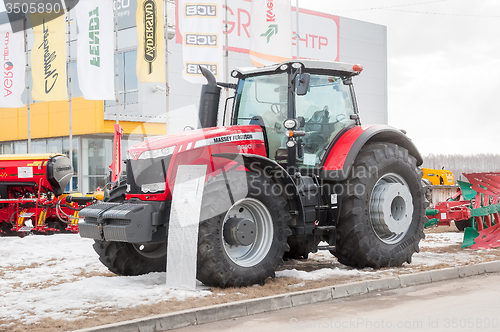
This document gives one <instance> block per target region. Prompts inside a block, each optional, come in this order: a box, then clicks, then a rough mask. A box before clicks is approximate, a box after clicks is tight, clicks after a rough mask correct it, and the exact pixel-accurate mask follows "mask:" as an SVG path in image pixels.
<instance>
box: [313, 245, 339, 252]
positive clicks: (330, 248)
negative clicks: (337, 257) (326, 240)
mask: <svg viewBox="0 0 500 332" xmlns="http://www.w3.org/2000/svg"><path fill="white" fill-rule="evenodd" d="M317 248H318V250H334V251H335V249H337V247H335V246H318V247H317Z"/></svg>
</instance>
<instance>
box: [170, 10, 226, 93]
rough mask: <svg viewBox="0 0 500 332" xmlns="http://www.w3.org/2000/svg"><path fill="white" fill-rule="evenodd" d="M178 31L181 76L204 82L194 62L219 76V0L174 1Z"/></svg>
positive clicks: (220, 30) (220, 45)
mask: <svg viewBox="0 0 500 332" xmlns="http://www.w3.org/2000/svg"><path fill="white" fill-rule="evenodd" d="M178 4H179V6H178V20H179V31H180V34H181V36H182V44H183V51H182V54H183V62H184V69H183V71H182V76H183V78H184V79H185V80H187V81H189V82H191V83H202V84H205V83H206V80H205V78H204V77H203V76H202V74H201V71H200V70H199V68H198V65H201V66H203V67H205V68H207V69H209V70H210V71H211V72H212V73H213V74H214V76H215V78H216V79H217V80H222V79H223V77H224V76H223V73H222V71H223V67H222V59H223V53H222V45H223V43H224V38H223V34H222V20H223V13H224V12H223V8H222V0H204V1H189V0H179V2H178Z"/></svg>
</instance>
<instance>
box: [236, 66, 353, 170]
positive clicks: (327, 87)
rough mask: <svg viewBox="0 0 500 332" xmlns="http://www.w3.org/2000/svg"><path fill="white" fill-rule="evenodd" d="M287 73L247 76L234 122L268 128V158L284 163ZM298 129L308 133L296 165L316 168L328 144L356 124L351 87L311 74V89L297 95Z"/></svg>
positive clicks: (337, 79) (334, 78)
mask: <svg viewBox="0 0 500 332" xmlns="http://www.w3.org/2000/svg"><path fill="white" fill-rule="evenodd" d="M287 91H288V74H287V73H281V74H277V75H263V76H254V77H248V78H246V79H245V80H242V81H240V83H239V85H238V90H237V92H236V103H235V110H236V113H235V117H236V118H235V119H234V120H233V123H235V124H238V125H248V124H253V123H255V124H256V123H257V119H258V118H255V117H260V118H261V121H260V123H263V124H264V127H265V128H266V135H267V141H268V146H269V156H268V157H269V158H271V159H274V160H276V161H277V162H278V163H282V164H283V163H285V162H286V160H287V153H288V150H287V148H286V145H285V144H286V142H287V140H288V138H287V137H286V136H285V131H286V130H285V128H284V127H283V122H284V121H285V120H286V119H287V118H288V117H287V110H288V94H287ZM295 113H296V114H295V116H294V117H295V119H297V120H298V122H299V123H300V125H299V126H300V127H299V128H296V130H303V131H305V133H306V135H305V136H303V137H299V138H298V139H297V143H299V144H301V146H302V148H299V149H297V152H298V153H297V166H299V167H316V166H318V165H319V164H320V163H321V161H322V160H323V158H324V157H325V154H326V151H327V148H328V145H329V143H330V142H331V141H332V140H333V139H334V138H335V136H336V135H337V134H338V133H339V132H340V131H341V130H342V129H343V128H345V127H347V126H349V125H351V124H354V123H355V120H352V119H351V118H350V115H351V114H354V106H353V101H352V95H351V91H350V86H349V85H346V84H344V83H343V79H342V77H340V76H331V75H330V76H329V75H318V74H311V78H310V83H309V89H308V91H307V93H306V94H305V95H303V96H295Z"/></svg>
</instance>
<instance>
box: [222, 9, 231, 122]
mask: <svg viewBox="0 0 500 332" xmlns="http://www.w3.org/2000/svg"><path fill="white" fill-rule="evenodd" d="M224 8H225V11H224V20H225V21H224V31H225V35H226V38H225V49H226V50H225V52H224V58H225V59H224V82H225V83H229V36H228V30H227V11H228V10H227V0H224ZM225 90H226V91H225V92H226V100H227V98H229V88H226V89H225ZM224 107H225V106H224ZM227 114H229V116H231V112H227ZM226 117H227V116H226ZM222 121H223V125H225V124H226V122H228V121H227V120H226V119H222ZM229 125H231V123H229Z"/></svg>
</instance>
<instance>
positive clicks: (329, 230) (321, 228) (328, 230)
mask: <svg viewBox="0 0 500 332" xmlns="http://www.w3.org/2000/svg"><path fill="white" fill-rule="evenodd" d="M314 229H315V230H316V229H317V230H320V231H325V232H331V231H335V230H336V229H337V226H316V227H315V228H314Z"/></svg>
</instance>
